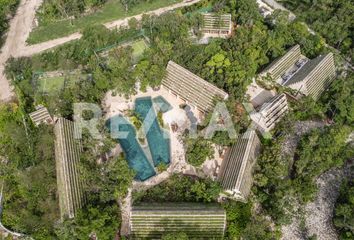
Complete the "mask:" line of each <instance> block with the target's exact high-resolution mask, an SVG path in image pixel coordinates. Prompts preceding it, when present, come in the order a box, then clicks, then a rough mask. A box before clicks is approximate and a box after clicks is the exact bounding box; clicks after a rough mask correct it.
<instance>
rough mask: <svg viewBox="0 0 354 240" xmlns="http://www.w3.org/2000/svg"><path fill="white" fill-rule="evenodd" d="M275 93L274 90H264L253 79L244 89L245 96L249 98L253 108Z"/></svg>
mask: <svg viewBox="0 0 354 240" xmlns="http://www.w3.org/2000/svg"><path fill="white" fill-rule="evenodd" d="M275 95H276V92H275V91H270V90H266V89H264V88H262V87H260V86H259V85H258V84H257V83H256V81H255V79H253V82H252V83H251V84H250V85H249V86H248V87H247V91H246V96H247V97H248V98H249V100H250V103H251V104H252V106H253V107H254V108H257V107H259V106H261V105H262V104H263V103H265V102H267V101H269V100H270V99H271V98H272V97H274V96H275Z"/></svg>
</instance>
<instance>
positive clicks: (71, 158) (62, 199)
mask: <svg viewBox="0 0 354 240" xmlns="http://www.w3.org/2000/svg"><path fill="white" fill-rule="evenodd" d="M54 133H55V162H56V172H57V187H58V196H59V208H60V216H61V218H62V220H63V219H65V218H73V217H75V214H76V212H77V211H78V210H79V209H80V208H81V207H82V206H83V204H84V202H85V201H84V200H85V198H84V193H83V186H82V181H81V179H80V173H79V172H80V171H79V166H78V164H79V161H80V152H81V146H80V141H79V140H77V139H75V138H74V123H73V122H72V121H70V120H67V119H65V118H59V119H58V120H57V122H56V124H55V127H54Z"/></svg>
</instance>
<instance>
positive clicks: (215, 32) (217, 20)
mask: <svg viewBox="0 0 354 240" xmlns="http://www.w3.org/2000/svg"><path fill="white" fill-rule="evenodd" d="M201 31H202V32H203V34H204V36H205V37H207V38H208V37H218V38H227V37H229V36H230V35H231V33H232V21H231V14H221V15H219V14H215V13H205V14H203V26H202V29H201Z"/></svg>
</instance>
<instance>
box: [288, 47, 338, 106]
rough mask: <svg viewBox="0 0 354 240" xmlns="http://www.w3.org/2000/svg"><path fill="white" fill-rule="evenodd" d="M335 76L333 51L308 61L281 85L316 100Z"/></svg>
mask: <svg viewBox="0 0 354 240" xmlns="http://www.w3.org/2000/svg"><path fill="white" fill-rule="evenodd" d="M335 76H336V68H335V65H334V58H333V53H328V54H326V55H320V56H318V57H317V58H315V59H312V60H310V61H308V62H307V63H306V64H305V65H304V66H303V67H302V68H301V69H300V70H299V71H298V72H297V73H295V74H294V75H293V76H292V77H291V78H290V79H289V80H287V81H286V82H285V83H284V84H283V85H284V86H287V87H290V88H292V89H294V90H297V91H299V92H301V93H302V94H304V95H306V96H311V97H312V98H313V99H314V100H317V99H318V97H319V96H320V95H321V93H322V92H323V91H324V90H325V89H326V88H327V87H328V86H329V85H330V84H331V83H332V81H333V80H334V78H335Z"/></svg>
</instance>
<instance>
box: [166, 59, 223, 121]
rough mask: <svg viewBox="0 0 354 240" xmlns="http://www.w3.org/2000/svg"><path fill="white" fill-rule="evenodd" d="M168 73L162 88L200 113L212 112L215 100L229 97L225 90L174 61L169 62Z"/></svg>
mask: <svg viewBox="0 0 354 240" xmlns="http://www.w3.org/2000/svg"><path fill="white" fill-rule="evenodd" d="M166 71H167V75H166V76H165V78H164V79H163V80H162V86H163V87H164V88H166V89H167V90H168V91H169V93H171V94H173V95H175V96H176V97H177V98H180V99H182V100H183V101H185V103H186V104H188V105H190V106H191V107H192V108H193V109H196V110H198V111H199V113H202V114H204V113H206V112H208V111H210V110H211V109H212V107H213V106H214V100H217V99H218V98H219V99H221V100H226V99H227V98H228V96H229V95H228V94H227V93H226V92H224V91H223V90H221V89H219V88H217V87H216V86H214V85H213V84H211V83H209V82H207V81H205V80H204V79H202V78H200V77H198V76H197V75H195V74H193V73H191V72H190V71H188V70H187V69H185V68H183V67H181V66H180V65H178V64H177V63H174V62H172V61H169V62H168V65H167V68H166Z"/></svg>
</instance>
